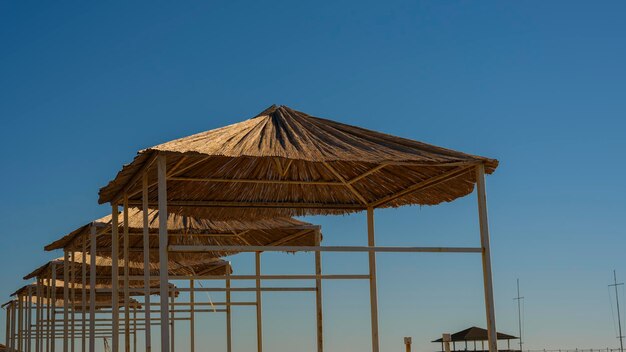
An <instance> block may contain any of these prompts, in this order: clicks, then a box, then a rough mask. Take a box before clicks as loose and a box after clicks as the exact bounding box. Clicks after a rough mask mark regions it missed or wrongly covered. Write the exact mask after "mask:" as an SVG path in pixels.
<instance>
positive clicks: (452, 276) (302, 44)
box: [0, 1, 626, 352]
mask: <svg viewBox="0 0 626 352" xmlns="http://www.w3.org/2000/svg"><path fill="white" fill-rule="evenodd" d="M625 13H626V3H624V2H622V1H603V2H583V1H549V2H539V1H525V2H496V1H481V2H468V1H389V2H376V1H358V2H350V1H334V2H308V3H305V2H290V1H283V2H280V1H274V2H263V3H260V2H245V1H220V2H201V1H189V2H185V3H184V4H181V3H176V4H173V3H167V2H141V1H134V2H132V3H123V4H122V3H105V2H100V3H87V2H70V1H68V2H55V3H38V4H35V3H33V2H8V1H7V2H1V3H0V82H2V83H1V84H0V119H1V122H2V124H1V128H0V148H1V150H4V153H3V158H2V163H0V165H1V166H0V200H1V201H0V214H1V215H0V235H1V237H0V238H1V241H2V242H1V244H2V246H0V248H1V249H0V264H1V265H2V267H3V270H2V271H0V280H1V281H2V282H3V285H2V286H1V288H0V297H4V298H5V299H3V302H4V301H5V300H7V299H8V295H9V294H10V293H11V292H13V290H14V289H16V288H18V287H19V286H21V285H22V284H23V281H22V280H21V277H22V276H23V275H25V274H26V273H28V272H30V271H31V270H32V269H34V268H35V267H37V266H39V265H41V264H43V263H44V262H45V261H48V260H50V259H52V258H54V257H56V256H59V255H60V253H45V252H44V251H43V246H44V245H45V244H47V243H49V242H51V241H52V240H54V239H56V238H58V237H60V236H62V235H64V234H66V233H68V232H69V231H71V230H72V229H74V228H76V227H78V226H80V225H83V224H85V223H87V222H89V221H91V220H92V219H94V218H96V217H100V216H103V215H105V214H106V212H107V211H109V207H108V206H99V205H98V204H97V191H98V189H99V188H100V187H102V186H104V185H105V184H106V183H107V182H108V181H109V180H110V179H112V178H113V177H114V176H115V174H116V173H117V171H118V170H119V169H120V168H121V166H122V164H123V163H128V162H129V161H131V160H132V158H133V157H134V155H135V153H136V151H137V150H139V149H143V148H146V147H149V146H152V145H155V144H159V143H162V142H165V141H167V140H171V139H174V138H179V137H182V136H186V135H189V134H192V133H196V132H200V131H204V130H209V129H213V128H217V127H220V126H223V125H226V124H230V123H234V122H238V121H241V120H243V119H246V118H249V117H251V116H253V115H254V114H256V113H258V112H260V111H262V110H264V109H265V108H266V107H267V106H269V105H271V104H284V105H288V106H290V107H292V108H294V109H297V110H300V111H304V112H307V113H309V114H311V115H315V116H321V117H326V118H330V119H333V120H337V121H340V122H343V123H348V124H354V125H358V126H361V127H365V128H369V129H374V130H379V131H382V132H386V133H390V134H395V135H399V136H402V137H407V138H412V139H416V140H420V141H424V142H427V143H432V144H435V145H440V146H443V147H448V148H452V149H458V150H461V151H464V152H468V153H473V154H479V155H484V156H488V157H493V158H497V159H499V160H500V167H499V168H498V169H497V171H496V172H495V173H494V174H493V175H492V176H489V177H488V179H487V196H488V206H489V220H490V225H491V235H492V250H493V271H494V290H495V298H496V319H497V323H498V330H500V331H502V332H506V333H512V334H517V316H516V314H517V311H516V306H515V302H514V301H513V297H515V295H516V293H515V280H516V278H519V279H520V280H521V284H522V294H523V295H524V296H525V310H524V311H525V335H526V336H525V340H526V347H527V348H531V349H543V348H547V349H551V348H556V349H558V348H576V347H578V348H592V347H593V348H606V347H616V346H617V345H618V341H617V339H616V338H615V336H616V335H617V334H616V333H615V330H614V321H613V319H612V313H611V305H610V304H609V297H610V296H609V291H608V289H607V284H609V283H610V281H611V280H612V270H613V269H617V273H618V276H620V277H622V278H626V263H625V261H624V251H625V249H626V236H625V230H624V225H625V222H626V220H625V219H626V217H625V216H624V214H625V213H626V202H625V198H626V185H625V183H624V182H623V179H624V174H625V173H626V167H625V166H624V164H623V162H622V160H623V158H624V157H623V151H624V150H626V138H625V136H626V122H625V117H626V65H625V64H624V63H625V62H626V21H624V15H625ZM305 220H307V221H311V222H315V223H318V224H321V225H322V226H323V231H324V239H325V241H324V242H325V244H327V245H349V244H355V245H363V244H365V243H366V238H367V237H366V227H365V216H364V215H363V214H357V215H353V216H338V217H311V218H305ZM376 230H377V239H378V241H377V242H378V244H379V245H414V246H430V245H433V246H447V245H458V246H463V245H476V244H478V240H479V237H478V228H477V209H476V199H475V196H474V195H471V196H468V197H466V198H463V199H460V200H458V201H456V202H454V203H450V204H443V205H440V206H436V207H405V208H401V209H396V210H383V211H377V212H376ZM232 260H233V264H234V266H235V270H236V272H237V273H241V274H244V273H250V272H252V270H253V268H252V261H251V260H250V257H249V256H246V255H241V256H237V257H233V258H232ZM366 264H367V259H366V256H365V255H356V254H352V255H338V254H328V255H325V256H324V271H325V272H328V273H363V272H365V270H366V269H367V266H366ZM378 265H379V267H378V276H379V306H380V307H379V308H380V331H381V349H382V350H383V351H400V350H401V348H402V337H403V336H412V337H413V341H414V346H415V348H416V350H417V351H431V350H433V351H434V350H435V349H436V348H438V346H437V345H434V344H431V343H430V342H429V341H431V340H434V339H436V338H438V337H440V334H441V333H442V332H454V331H457V330H460V329H463V328H466V327H468V326H471V325H479V326H484V325H485V323H484V321H485V318H484V301H483V296H482V283H481V267H480V258H479V257H477V256H474V255H444V254H438V255H434V254H402V255H389V254H380V255H379V256H378ZM263 270H264V271H265V272H267V273H285V272H286V271H287V272H289V273H309V272H311V270H312V258H311V256H310V255H300V254H299V255H295V256H293V255H284V254H282V255H279V254H268V255H266V256H265V258H264V259H263ZM324 289H325V291H324V309H325V324H326V325H325V329H326V347H327V351H352V350H353V351H357V350H366V349H367V348H368V346H369V343H370V337H369V302H368V288H367V284H366V283H365V282H328V283H326V284H325V288H324ZM212 298H214V299H219V298H218V297H217V296H216V297H213V296H212ZM241 298H242V299H245V298H246V297H245V296H241ZM313 303H314V297H313V296H312V295H308V294H287V293H285V294H267V295H265V296H264V309H265V313H264V319H265V325H264V328H265V331H264V333H265V347H266V350H267V351H272V352H290V351H294V350H296V349H300V350H302V351H309V350H313V346H314V345H313V344H314V330H313V327H314V323H315V320H314V308H313V307H314V305H313ZM253 318H254V315H253V311H252V310H251V309H248V310H246V309H243V308H242V309H241V310H237V311H236V313H235V316H234V321H235V322H234V324H235V325H234V336H235V345H234V347H235V349H234V350H235V351H247V350H251V348H252V346H254V320H253ZM201 319H202V320H201V323H199V325H198V329H200V330H199V331H202V333H198V335H199V336H200V337H199V338H200V340H199V342H198V343H199V344H204V345H208V344H211V345H214V346H215V348H216V350H223V349H224V348H223V346H224V337H223V336H224V333H223V317H216V316H209V317H203V318H201ZM3 324H4V314H2V316H1V317H0V326H4V325H3ZM178 334H180V336H179V335H177V343H179V345H178V346H179V349H181V350H182V349H183V348H186V342H185V340H186V339H185V338H184V336H185V334H186V327H185V326H184V325H182V324H181V327H180V329H179V330H178ZM155 338H156V337H155ZM154 341H157V340H156V339H155V340H154ZM99 344H100V343H99Z"/></svg>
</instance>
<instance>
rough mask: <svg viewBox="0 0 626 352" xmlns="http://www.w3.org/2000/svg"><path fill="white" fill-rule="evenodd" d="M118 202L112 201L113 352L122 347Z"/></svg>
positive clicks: (117, 351)
mask: <svg viewBox="0 0 626 352" xmlns="http://www.w3.org/2000/svg"><path fill="white" fill-rule="evenodd" d="M118 216H119V214H118V208H117V203H116V202H112V203H111V264H112V265H111V306H112V312H111V314H112V317H111V318H112V331H111V352H119V348H120V340H119V338H120V334H119V328H120V300H119V289H120V288H119V285H120V282H119V270H120V268H119V254H118V250H119V241H120V238H119V224H118V220H119V218H118Z"/></svg>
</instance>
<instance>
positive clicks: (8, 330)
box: [4, 304, 11, 350]
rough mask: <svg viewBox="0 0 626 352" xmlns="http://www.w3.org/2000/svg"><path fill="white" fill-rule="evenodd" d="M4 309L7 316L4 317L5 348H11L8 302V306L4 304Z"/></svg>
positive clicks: (9, 307) (9, 308)
mask: <svg viewBox="0 0 626 352" xmlns="http://www.w3.org/2000/svg"><path fill="white" fill-rule="evenodd" d="M6 311H7V317H6V319H7V320H6V322H5V323H6V324H5V325H6V326H5V329H6V335H5V338H4V341H5V342H4V343H5V344H6V347H7V349H9V350H11V328H10V327H11V305H10V304H9V305H8V306H6Z"/></svg>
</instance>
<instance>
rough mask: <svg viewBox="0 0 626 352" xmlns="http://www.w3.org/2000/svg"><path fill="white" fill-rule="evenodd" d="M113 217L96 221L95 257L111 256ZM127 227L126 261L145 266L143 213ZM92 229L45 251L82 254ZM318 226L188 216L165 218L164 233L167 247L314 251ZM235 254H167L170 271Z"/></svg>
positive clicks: (154, 244) (153, 215)
mask: <svg viewBox="0 0 626 352" xmlns="http://www.w3.org/2000/svg"><path fill="white" fill-rule="evenodd" d="M158 214H159V212H158V210H153V209H151V210H150V211H149V212H148V219H149V231H150V232H149V233H150V248H151V252H150V262H151V263H158V250H157V249H158V245H159V238H158V235H157V234H158V228H159V217H158ZM111 218H112V217H111V215H107V216H105V217H102V218H100V219H98V220H96V221H94V223H93V224H94V225H95V226H96V228H97V233H99V235H98V237H97V243H96V249H97V253H98V255H99V256H110V255H111V242H112V241H111V240H112V237H111V235H110V230H111ZM122 222H123V216H122V214H121V213H120V214H119V215H118V223H119V224H122ZM128 223H129V234H130V236H129V261H133V262H143V234H142V231H143V211H141V210H140V209H138V208H130V209H129V211H128ZM90 226H91V224H87V225H84V226H82V227H80V228H78V229H76V230H74V231H72V232H70V233H69V234H67V235H65V236H64V237H62V238H61V239H59V240H57V241H55V242H53V243H51V244H49V245H47V246H46V247H45V249H46V250H47V251H51V250H55V249H61V248H65V249H67V250H71V251H82V241H83V240H86V241H87V243H86V246H87V250H88V251H89V249H90V248H91V244H90V243H89V234H90ZM319 230H320V229H319V226H315V225H312V224H310V223H307V222H303V221H300V220H296V219H293V218H275V219H264V220H255V221H243V220H229V221H212V220H208V219H203V218H196V217H188V216H182V215H178V214H169V215H168V234H169V235H170V236H169V244H170V245H210V246H224V245H225V246H229V245H230V246H232V245H254V246H257V245H263V246H267V245H290V246H313V245H315V235H316V234H317V233H318V231H319ZM119 237H120V240H119V243H120V252H119V253H120V257H121V255H122V250H121V247H122V245H123V241H122V237H123V229H122V225H120V227H119ZM234 253H236V252H224V251H220V252H204V253H175V252H173V253H170V254H169V261H170V267H172V266H173V267H178V266H181V265H182V266H194V265H202V264H204V263H207V262H211V261H215V260H218V258H220V257H223V256H226V255H230V254H234Z"/></svg>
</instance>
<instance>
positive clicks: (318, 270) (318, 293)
mask: <svg viewBox="0 0 626 352" xmlns="http://www.w3.org/2000/svg"><path fill="white" fill-rule="evenodd" d="M321 237H322V236H321V232H320V230H319V229H317V230H316V231H315V246H317V247H319V246H320V243H321V240H322V238H321ZM315 275H316V278H315V311H316V315H315V320H316V323H317V352H323V351H324V329H323V321H324V319H323V316H322V279H321V277H320V275H322V252H320V251H316V252H315Z"/></svg>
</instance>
